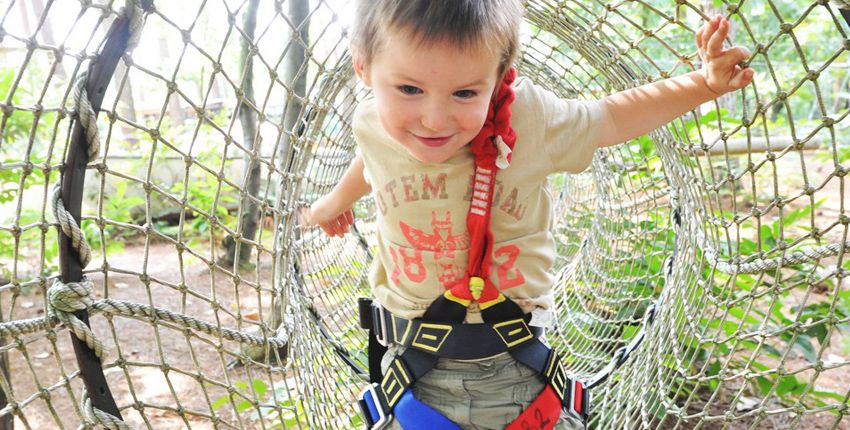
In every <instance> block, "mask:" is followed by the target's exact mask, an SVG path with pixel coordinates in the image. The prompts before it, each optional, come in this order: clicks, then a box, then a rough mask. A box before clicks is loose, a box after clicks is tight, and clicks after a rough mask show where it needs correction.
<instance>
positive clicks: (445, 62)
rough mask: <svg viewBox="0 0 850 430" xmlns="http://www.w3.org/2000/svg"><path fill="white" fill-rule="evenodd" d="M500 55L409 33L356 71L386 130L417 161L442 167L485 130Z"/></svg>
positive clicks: (397, 37) (391, 37) (397, 34)
mask: <svg viewBox="0 0 850 430" xmlns="http://www.w3.org/2000/svg"><path fill="white" fill-rule="evenodd" d="M499 59H500V58H499V56H498V55H496V54H494V53H491V52H490V51H489V50H487V49H460V48H457V47H455V46H452V45H450V44H448V43H444V42H435V43H431V44H419V43H417V41H416V40H415V39H413V38H411V37H410V36H409V35H408V34H407V32H405V31H397V32H394V33H392V34H389V35H387V42H386V43H385V44H384V46H383V47H382V49H381V50H380V51H379V52H377V53H376V55H374V56H373V60H372V63H371V64H369V65H363V64H362V63H361V64H358V61H357V58H355V70H356V72H357V75H358V76H360V78H361V79H362V80H363V82H364V83H365V84H366V85H367V86H369V87H371V88H372V90H373V92H374V94H375V99H376V102H377V107H378V114H379V116H380V118H381V124H382V125H383V127H384V129H385V130H386V131H387V133H389V135H390V136H392V138H393V139H395V141H396V142H398V143H399V144H400V145H401V146H402V147H404V148H405V149H406V150H407V151H408V152H409V153H410V155H411V156H413V158H415V159H417V160H419V161H421V162H423V163H442V162H444V161H446V160H448V159H449V158H451V157H452V155H454V154H455V153H456V152H457V151H458V150H459V149H461V148H462V147H464V146H465V145H466V144H467V143H469V142H470V141H471V140H472V139H473V138H474V137H475V136H476V135H477V134H478V132H479V131H480V130H481V127H482V126H483V125H484V119H485V117H486V115H487V109H488V107H489V103H490V98H491V97H492V95H493V89H494V88H495V87H496V80H497V79H498V76H497V72H498V68H499Z"/></svg>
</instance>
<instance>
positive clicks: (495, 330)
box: [359, 299, 544, 360]
mask: <svg viewBox="0 0 850 430" xmlns="http://www.w3.org/2000/svg"><path fill="white" fill-rule="evenodd" d="M359 304H360V325H361V327H362V328H365V329H372V330H374V331H375V336H376V337H377V338H378V341H379V342H380V343H381V344H382V345H384V346H387V345H389V344H390V343H395V344H398V345H403V346H405V347H410V348H415V349H418V350H421V351H424V352H427V353H429V354H434V355H436V356H439V357H443V358H451V359H454V360H476V359H481V358H486V357H492V356H494V355H496V354H500V353H503V352H508V351H510V350H511V349H512V348H514V347H517V346H519V345H522V344H525V343H526V342H529V341H532V340H535V339H537V338H539V337H540V336H541V335H542V334H543V330H544V329H543V328H540V327H533V326H529V325H528V321H529V320H530V319H531V316H530V315H526V316H525V317H523V318H516V319H513V320H508V321H502V322H499V323H495V324H487V323H484V324H450V323H438V322H434V321H423V320H420V319H413V320H409V319H405V318H401V317H399V316H396V315H393V314H392V312H390V311H388V310H386V309H384V308H383V307H382V306H381V305H380V304H378V303H377V302H373V301H372V300H369V299H360V303H359Z"/></svg>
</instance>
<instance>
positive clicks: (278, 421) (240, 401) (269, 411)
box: [212, 379, 309, 428]
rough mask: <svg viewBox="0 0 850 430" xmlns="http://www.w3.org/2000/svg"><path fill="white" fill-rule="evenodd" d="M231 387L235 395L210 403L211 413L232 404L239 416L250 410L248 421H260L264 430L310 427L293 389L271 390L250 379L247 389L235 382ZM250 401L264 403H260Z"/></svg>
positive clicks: (302, 405) (298, 396) (272, 388)
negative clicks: (233, 388) (269, 429)
mask: <svg viewBox="0 0 850 430" xmlns="http://www.w3.org/2000/svg"><path fill="white" fill-rule="evenodd" d="M234 386H235V388H236V390H238V391H237V393H238V395H237V394H234V395H224V396H221V397H219V398H218V399H216V400H215V401H213V403H212V408H213V410H216V411H217V410H219V409H221V408H222V407H224V406H225V405H227V404H233V407H234V408H235V410H236V412H237V413H240V414H241V413H245V412H248V411H249V410H252V409H253V412H251V414H249V416H248V418H249V419H251V420H252V421H263V424H264V428H269V426H271V428H293V427H296V428H298V427H299V426H309V423H308V422H307V420H306V410H305V409H304V402H303V401H302V400H301V396H300V395H299V394H298V391H297V390H295V389H294V388H293V387H287V385H286V384H279V385H276V386H274V387H271V386H269V385H268V383H267V382H266V381H264V380H262V379H253V380H252V381H251V383H250V386H249V385H248V383H246V382H243V381H237V382H236V383H234ZM239 391H241V392H242V393H239ZM249 398H250V399H266V400H265V401H262V402H260V401H255V400H249Z"/></svg>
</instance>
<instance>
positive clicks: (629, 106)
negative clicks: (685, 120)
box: [599, 71, 721, 147]
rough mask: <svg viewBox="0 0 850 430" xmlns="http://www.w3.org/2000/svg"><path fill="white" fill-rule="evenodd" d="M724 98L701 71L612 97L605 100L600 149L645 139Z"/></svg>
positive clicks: (629, 90)
mask: <svg viewBox="0 0 850 430" xmlns="http://www.w3.org/2000/svg"><path fill="white" fill-rule="evenodd" d="M720 95H721V94H717V93H715V92H714V91H712V90H711V89H710V88H709V87H708V85H706V81H705V77H704V75H703V74H702V73H700V72H698V71H694V72H690V73H687V74H684V75H680V76H676V77H673V78H668V79H664V80H662V81H658V82H653V83H651V84H646V85H642V86H640V87H637V88H631V89H628V90H625V91H620V92H618V93H615V94H611V95H610V96H608V97H606V98H605V99H604V106H605V109H604V111H605V112H604V119H603V124H604V126H603V128H602V136H601V137H600V141H599V147H604V146H611V145H615V144H618V143H622V142H625V141H628V140H631V139H634V138H637V137H639V136H642V135H644V134H646V133H648V132H649V131H651V130H654V129H656V128H658V127H661V126H662V125H664V124H667V123H669V122H670V121H672V120H674V119H675V118H677V117H679V116H682V115H683V114H685V113H686V112H689V111H691V110H693V109H694V108H696V107H697V106H699V105H701V104H703V103H705V102H707V101H710V100H714V99H715V98H717V97H719V96H720Z"/></svg>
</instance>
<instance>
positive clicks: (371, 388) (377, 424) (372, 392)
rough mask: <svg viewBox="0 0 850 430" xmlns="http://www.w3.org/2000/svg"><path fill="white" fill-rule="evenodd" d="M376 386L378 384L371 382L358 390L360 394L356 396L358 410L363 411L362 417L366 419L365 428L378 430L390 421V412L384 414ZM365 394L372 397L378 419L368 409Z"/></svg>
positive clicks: (391, 417)
mask: <svg viewBox="0 0 850 430" xmlns="http://www.w3.org/2000/svg"><path fill="white" fill-rule="evenodd" d="M376 388H378V384H377V383H376V382H373V383H371V384H369V385H367V386H366V387H364V388H363V390H362V391H360V395H359V396H358V402H357V403H358V404H359V405H360V411H361V412H362V413H363V417H364V418H365V419H366V426H367V427H366V428H367V429H369V430H380V429H382V428H384V427H386V426H387V425H388V424H389V423H390V421H392V419H393V416H392V414H385V413H384V410H383V408H382V407H381V400H380V397H378V392H377V390H376ZM366 395H369V397H371V398H372V403H373V404H374V405H375V409H376V410H377V411H378V419H377V420H376V419H375V417H373V416H372V410H371V409H369V406H368V403H367V402H366Z"/></svg>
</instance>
